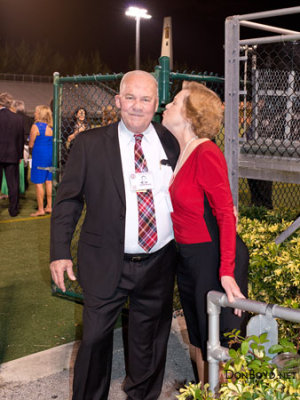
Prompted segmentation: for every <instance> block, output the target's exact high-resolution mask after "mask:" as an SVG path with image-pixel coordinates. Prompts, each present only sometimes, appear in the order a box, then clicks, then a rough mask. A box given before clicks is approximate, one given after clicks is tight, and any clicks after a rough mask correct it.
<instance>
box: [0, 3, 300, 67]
mask: <svg viewBox="0 0 300 400" xmlns="http://www.w3.org/2000/svg"><path fill="white" fill-rule="evenodd" d="M299 3H300V2H299V0H298V1H290V0H281V1H278V0H261V1H258V0H252V1H251V0H246V1H241V0H222V1H221V0H181V1H178V0H157V1H131V2H129V1H123V0H108V1H103V0H81V1H79V0H72V1H70V0H52V1H50V0H0V6H1V8H0V41H1V43H4V42H6V41H9V42H12V41H14V42H18V41H20V40H22V39H23V40H24V41H25V42H26V43H32V44H34V43H37V42H44V41H46V42H48V44H49V45H50V46H51V47H53V48H54V49H57V50H59V51H60V52H62V53H63V54H64V55H66V56H68V57H74V56H75V54H76V53H77V52H78V50H81V52H82V53H86V54H88V53H89V52H91V51H94V50H99V52H100V56H101V58H102V61H103V62H104V63H105V64H107V65H108V66H109V67H110V70H111V71H113V72H121V71H122V72H125V71H126V70H127V69H128V61H129V59H130V58H131V59H134V54H135V21H134V19H133V18H129V17H126V16H125V10H126V8H127V7H128V6H130V5H135V6H140V7H144V8H147V9H148V12H149V13H150V14H151V15H152V19H150V20H144V21H142V22H141V62H143V61H146V60H147V58H150V59H155V60H156V59H158V58H159V56H160V49H161V37H162V24H163V18H164V17H166V16H171V17H172V25H173V53H174V62H175V63H178V64H180V65H183V64H185V65H187V66H188V67H190V68H194V69H196V70H197V71H202V72H203V71H213V72H217V73H219V74H223V64H224V61H223V60H224V52H223V44H224V21H225V18H226V17H228V16H231V15H236V14H245V13H250V12H251V13H252V12H258V11H266V10H274V9H278V8H286V7H293V6H299V5H300V4H299ZM257 22H261V23H264V24H269V25H276V26H280V27H283V28H289V29H294V30H300V23H299V14H296V15H293V16H288V17H285V18H283V17H280V18H276V19H263V20H261V21H257ZM262 34H263V35H266V33H262ZM267 35H269V34H267ZM255 36H258V35H257V33H256V32H255V31H253V30H249V29H246V28H242V31H241V37H242V38H250V37H255Z"/></svg>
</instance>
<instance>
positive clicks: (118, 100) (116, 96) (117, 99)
mask: <svg viewBox="0 0 300 400" xmlns="http://www.w3.org/2000/svg"><path fill="white" fill-rule="evenodd" d="M120 97H121V96H120V95H119V94H116V95H115V103H116V107H117V108H119V109H120V108H121V102H120Z"/></svg>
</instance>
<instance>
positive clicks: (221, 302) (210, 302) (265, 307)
mask: <svg viewBox="0 0 300 400" xmlns="http://www.w3.org/2000/svg"><path fill="white" fill-rule="evenodd" d="M221 307H231V308H238V309H239V310H243V311H248V312H253V313H256V314H262V315H268V316H272V317H273V318H280V319H284V320H286V321H292V322H300V310H296V309H294V308H287V307H281V306H279V305H277V304H267V303H262V302H260V301H254V300H248V299H236V300H235V301H234V302H233V303H230V302H229V301H228V299H227V296H226V294H225V293H221V292H217V291H214V290H213V291H210V292H209V293H208V295H207V312H208V342H207V360H208V381H209V385H210V390H211V391H212V392H214V393H215V391H216V390H217V389H218V386H219V361H225V360H227V359H228V358H229V356H228V349H227V348H225V347H222V346H221V345H220V338H219V332H220V313H221Z"/></svg>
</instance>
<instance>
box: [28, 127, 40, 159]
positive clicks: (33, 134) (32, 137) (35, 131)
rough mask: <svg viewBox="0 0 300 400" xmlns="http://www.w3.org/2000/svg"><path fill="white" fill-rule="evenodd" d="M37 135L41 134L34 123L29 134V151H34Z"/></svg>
mask: <svg viewBox="0 0 300 400" xmlns="http://www.w3.org/2000/svg"><path fill="white" fill-rule="evenodd" d="M37 135H39V130H38V127H37V126H36V125H35V124H33V125H32V127H31V129H30V136H29V151H30V152H31V151H32V148H33V145H34V142H35V139H36V137H37Z"/></svg>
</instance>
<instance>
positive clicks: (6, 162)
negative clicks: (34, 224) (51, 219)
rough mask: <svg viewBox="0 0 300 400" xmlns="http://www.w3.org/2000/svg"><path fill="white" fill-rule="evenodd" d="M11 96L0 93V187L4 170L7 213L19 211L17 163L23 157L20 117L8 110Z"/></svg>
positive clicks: (11, 214)
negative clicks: (6, 190) (7, 200)
mask: <svg viewBox="0 0 300 400" xmlns="http://www.w3.org/2000/svg"><path fill="white" fill-rule="evenodd" d="M12 101H13V98H12V96H11V95H10V94H8V93H1V94H0V187H1V183H2V176H3V171H4V172H5V177H6V182H7V187H8V197H9V209H8V211H9V214H10V216H11V217H15V216H16V215H18V213H19V163H20V160H21V159H22V158H23V147H24V125H23V121H22V118H21V117H20V116H19V115H17V114H15V113H14V112H12V111H10V109H9V108H10V107H11V104H12Z"/></svg>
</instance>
